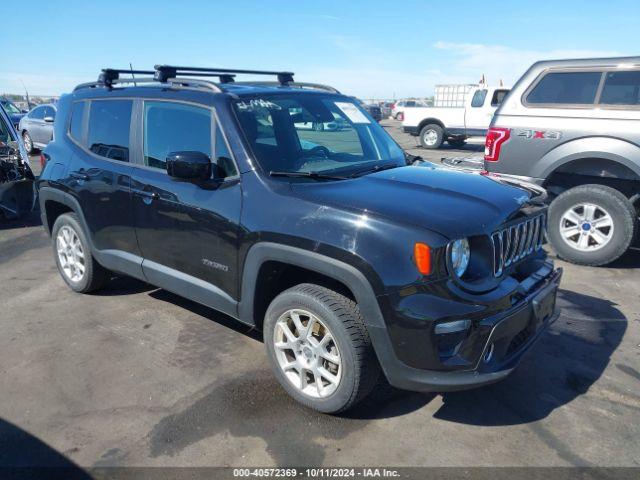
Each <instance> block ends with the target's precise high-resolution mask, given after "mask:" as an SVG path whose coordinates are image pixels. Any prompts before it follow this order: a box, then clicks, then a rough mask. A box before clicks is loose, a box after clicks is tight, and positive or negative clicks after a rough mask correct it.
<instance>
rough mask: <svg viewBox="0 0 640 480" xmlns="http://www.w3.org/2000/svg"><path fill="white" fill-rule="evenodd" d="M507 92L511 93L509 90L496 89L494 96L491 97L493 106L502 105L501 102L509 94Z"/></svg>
mask: <svg viewBox="0 0 640 480" xmlns="http://www.w3.org/2000/svg"><path fill="white" fill-rule="evenodd" d="M507 93H509V90H496V91H495V92H493V97H491V106H492V107H498V106H500V104H501V103H502V101H503V100H504V97H506V96H507Z"/></svg>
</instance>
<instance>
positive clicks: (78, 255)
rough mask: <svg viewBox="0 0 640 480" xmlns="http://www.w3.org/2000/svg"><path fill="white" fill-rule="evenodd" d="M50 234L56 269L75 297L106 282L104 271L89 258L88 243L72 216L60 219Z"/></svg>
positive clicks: (106, 272) (74, 216) (71, 214)
mask: <svg viewBox="0 0 640 480" xmlns="http://www.w3.org/2000/svg"><path fill="white" fill-rule="evenodd" d="M51 233H52V235H51V236H52V239H53V252H54V255H55V259H56V265H57V266H58V271H59V272H60V275H61V276H62V278H63V279H64V281H65V282H67V285H69V287H71V289H72V290H74V291H76V292H78V293H88V292H92V291H94V290H97V289H99V288H100V287H101V286H102V285H103V284H104V282H105V281H106V280H107V278H108V271H107V270H106V269H105V268H104V267H102V266H101V265H99V264H98V263H97V262H96V261H95V259H94V258H93V256H92V255H91V249H90V247H89V242H88V241H87V237H86V236H85V233H84V231H83V230H82V227H81V226H80V222H79V221H78V217H77V216H76V214H75V213H65V214H63V215H60V216H59V217H58V218H57V219H56V221H55V223H54V225H53V230H52V232H51Z"/></svg>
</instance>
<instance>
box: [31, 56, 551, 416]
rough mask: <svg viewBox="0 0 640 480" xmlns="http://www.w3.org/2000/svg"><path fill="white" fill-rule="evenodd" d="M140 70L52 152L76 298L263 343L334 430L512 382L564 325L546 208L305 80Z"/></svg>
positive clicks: (58, 128)
mask: <svg viewBox="0 0 640 480" xmlns="http://www.w3.org/2000/svg"><path fill="white" fill-rule="evenodd" d="M123 72H124V71H120V70H111V69H107V70H104V71H103V73H102V75H101V76H100V79H99V81H98V82H95V83H89V84H84V85H80V86H78V87H77V88H76V89H75V90H74V92H73V93H71V94H69V95H65V96H63V97H62V98H61V100H60V103H59V107H58V116H57V118H56V123H55V134H54V141H53V142H51V143H50V144H49V145H48V146H47V148H46V149H45V152H44V155H45V157H46V158H47V163H46V167H45V168H44V171H43V173H42V176H41V177H40V179H39V183H38V187H39V198H40V204H41V207H42V218H43V223H44V225H45V227H46V229H47V230H48V231H49V232H50V233H51V236H52V239H53V250H54V255H55V259H56V262H57V265H58V268H59V270H60V273H61V275H62V277H63V278H64V280H65V281H66V282H67V283H68V284H69V286H70V287H71V288H72V289H73V290H75V291H77V292H89V291H92V290H95V289H97V288H99V287H100V286H101V285H102V284H103V282H104V281H105V279H107V278H108V276H109V275H110V272H117V273H120V274H126V275H131V276H133V277H136V278H139V279H141V280H144V281H146V282H149V283H150V284H153V285H155V286H158V287H161V288H164V289H167V290H169V291H172V292H175V293H177V294H179V295H182V296H184V297H187V298H189V299H192V300H194V301H196V302H199V303H202V304H204V305H207V306H209V307H212V308H214V309H217V310H219V311H221V312H224V313H225V314H227V315H230V316H232V317H234V318H236V319H238V320H239V321H240V322H243V323H246V324H247V325H251V326H255V328H257V329H260V330H262V331H263V332H264V342H265V344H266V348H267V352H268V357H269V361H270V363H271V366H272V368H273V371H274V373H275V375H276V377H277V378H278V380H279V382H280V383H281V384H282V386H283V387H284V388H285V389H286V390H287V391H288V392H289V393H290V394H291V395H292V396H293V397H294V398H296V399H297V400H298V401H300V402H302V403H303V404H305V405H307V406H309V407H311V408H314V409H317V410H319V411H323V412H338V411H342V410H344V409H346V408H348V407H350V406H352V405H354V404H355V403H356V402H358V401H360V400H361V399H363V398H364V397H365V396H366V395H367V394H368V393H369V392H371V390H372V389H373V388H374V387H375V385H376V383H377V381H378V380H381V379H384V378H385V377H386V379H387V380H388V382H389V383H390V384H391V385H393V386H396V387H399V388H403V389H408V390H420V391H446V390H453V389H462V388H470V387H476V386H480V385H484V384H488V383H491V382H495V381H497V380H500V379H502V378H504V377H506V376H507V375H508V374H509V372H511V371H512V370H513V368H514V367H515V365H516V364H517V363H518V361H519V359H520V358H521V357H522V355H523V353H524V352H525V351H526V350H528V348H529V347H530V346H531V345H532V344H533V343H534V341H535V340H536V339H537V338H538V337H540V335H541V333H542V332H543V331H544V330H545V328H546V327H547V326H548V325H549V324H550V323H551V322H552V321H553V320H555V318H557V312H556V311H555V310H556V309H555V298H556V292H557V288H558V283H559V280H560V276H561V272H560V271H559V270H555V269H554V267H553V264H552V263H551V262H550V261H549V260H547V259H546V255H545V253H544V251H543V249H542V248H541V247H542V243H543V241H544V229H545V223H546V210H545V208H544V206H543V205H542V203H541V200H542V197H543V196H544V193H543V191H541V190H535V189H534V188H533V187H531V186H528V185H519V184H518V185H514V184H506V183H505V181H504V180H502V179H500V178H499V177H492V176H482V175H476V174H468V173H461V172H453V171H448V170H445V169H442V168H436V167H434V166H430V164H427V163H421V162H419V161H416V159H415V158H412V157H409V156H407V155H405V154H404V153H403V151H402V150H401V149H400V147H399V146H398V145H397V144H396V143H395V142H394V141H393V140H392V139H391V138H390V137H389V135H388V134H387V133H386V132H385V131H384V130H383V129H382V128H381V127H380V126H379V125H378V124H377V123H376V122H375V121H373V119H372V118H371V117H370V116H369V115H368V114H367V112H365V111H364V110H363V109H362V107H361V106H360V105H358V103H357V102H356V101H354V100H353V98H351V97H349V96H346V95H342V94H340V93H339V92H338V91H336V90H334V89H332V88H330V87H326V86H322V85H315V84H303V83H295V82H294V81H293V75H292V74H291V73H287V72H248V71H230V70H221V69H197V68H186V67H169V66H157V67H156V68H155V70H153V71H136V72H133V73H135V74H137V78H136V79H135V84H134V83H133V82H134V80H125V79H123V78H120V74H122V73H123ZM240 73H253V74H256V75H258V74H272V75H276V76H277V78H278V81H277V82H252V83H247V82H235V81H234V80H235V79H234V77H235V75H236V74H240ZM140 75H153V77H149V78H146V77H145V78H141V77H140ZM194 77H200V78H194ZM202 77H214V78H215V82H214V81H210V80H206V79H203V78H202Z"/></svg>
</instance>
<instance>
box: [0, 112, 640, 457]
mask: <svg viewBox="0 0 640 480" xmlns="http://www.w3.org/2000/svg"><path fill="white" fill-rule="evenodd" d="M385 124H390V125H391V122H385ZM388 128H389V129H390V131H391V132H392V134H393V135H394V136H396V137H397V138H398V139H399V141H400V143H401V144H402V145H403V146H405V147H407V148H408V147H412V148H409V149H410V151H411V152H412V153H419V154H421V155H422V156H423V157H428V158H430V159H434V160H438V159H439V158H440V157H441V156H457V155H473V154H477V153H478V152H480V151H481V147H480V146H467V147H465V149H463V150H453V149H442V150H438V151H435V152H433V151H430V152H426V151H424V150H422V149H415V148H413V147H415V145H416V143H415V138H414V137H409V136H405V135H402V134H399V133H398V132H399V131H398V128H397V126H396V125H395V124H393V125H391V126H388ZM558 264H559V265H561V266H563V267H564V268H565V274H564V279H563V282H562V290H561V292H560V296H559V306H560V307H561V308H562V315H561V317H560V319H559V320H558V321H557V322H556V324H554V325H553V326H552V327H551V329H550V330H549V331H548V332H547V333H546V334H545V335H544V336H543V338H542V340H541V342H540V343H538V345H537V346H536V347H535V348H534V349H533V351H531V353H530V354H529V355H528V356H527V357H526V358H525V360H524V362H523V363H522V364H521V365H520V367H519V369H518V370H516V372H515V373H514V374H513V375H512V376H511V377H509V378H508V379H507V380H505V381H504V382H502V383H499V384H496V385H493V386H490V387H486V388H483V389H480V390H475V391H468V392H459V393H450V394H445V395H425V394H414V393H405V392H392V393H380V394H378V395H377V396H374V397H373V398H372V399H370V400H368V401H367V402H366V403H365V404H363V405H361V406H359V407H357V408H356V409H354V410H353V411H351V412H349V413H348V414H346V415H343V416H341V417H330V416H326V415H321V414H316V413H314V412H311V411H309V410H306V409H304V408H302V407H300V406H299V405H298V404H296V403H295V402H294V401H293V400H291V399H290V398H289V397H288V396H287V395H286V394H285V393H284V391H283V390H282V389H281V388H280V387H279V385H278V384H277V383H276V381H275V379H274V378H273V376H272V375H271V372H270V371H269V367H268V364H267V359H266V354H265V351H264V346H263V345H262V343H261V342H260V340H259V338H258V337H257V336H256V335H255V334H254V333H252V332H248V331H247V330H246V329H245V328H243V327H241V326H240V325H239V324H237V323H235V322H234V321H233V320H231V319H229V318H227V317H225V316H223V315H221V314H218V313H216V312H214V311H211V310H209V309H206V308H204V307H201V306H199V305H197V304H194V303H191V302H189V301H186V300H183V299H181V298H179V297H177V296H175V295H173V294H171V293H168V292H166V291H163V290H158V289H155V288H153V287H151V286H149V285H146V284H144V283H141V282H138V281H135V280H132V279H127V278H115V279H113V280H112V281H111V282H110V283H109V285H108V286H107V288H105V289H104V290H103V291H101V292H99V293H96V294H93V295H84V296H83V295H78V294H75V293H73V292H72V291H71V290H69V289H68V288H67V287H66V285H65V284H64V282H63V280H62V279H61V278H60V277H59V275H58V273H57V271H56V268H55V264H54V261H53V256H52V250H51V245H50V240H49V239H48V237H47V236H46V235H45V233H44V231H43V229H42V227H41V226H40V224H39V217H38V215H37V214H34V215H32V216H30V217H28V218H25V219H22V220H20V221H14V222H10V223H6V222H5V223H3V224H0V265H1V268H0V286H1V288H0V305H1V313H0V392H2V401H1V402H0V466H2V465H5V466H6V465H43V464H47V465H52V464H56V465H65V464H67V462H73V463H75V464H77V465H80V466H83V467H91V466H113V465H127V466H131V465H135V466H146V465H154V466H228V465H231V466H269V465H297V466H301V465H343V466H344V465H353V466H372V465H377V466H382V465H393V466H423V465H424V466H567V465H579V466H636V467H637V466H640V442H638V439H639V438H640V289H639V287H638V285H640V253H639V252H637V251H635V252H631V253H630V254H628V255H627V256H626V257H624V258H623V259H622V260H621V261H619V262H618V263H617V264H616V265H614V266H612V267H611V268H598V269H594V268H585V267H577V266H573V265H568V264H565V263H564V262H561V261H558Z"/></svg>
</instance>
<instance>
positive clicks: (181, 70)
mask: <svg viewBox="0 0 640 480" xmlns="http://www.w3.org/2000/svg"><path fill="white" fill-rule="evenodd" d="M154 68H155V69H156V72H155V79H156V80H158V81H159V82H166V81H167V79H169V78H175V77H177V76H178V75H183V76H184V75H190V76H198V75H201V76H204V75H203V74H205V73H208V74H212V75H211V76H218V77H220V79H221V82H222V83H228V82H224V81H223V80H222V78H223V77H222V75H224V74H229V75H233V74H243V75H244V74H246V75H275V76H276V77H277V78H278V82H279V83H280V85H288V84H289V83H291V82H293V72H275V71H267V70H238V69H234V68H204V67H203V68H200V67H177V66H173V65H156V66H155V67H154ZM221 74H222V75H221ZM225 80H228V78H225Z"/></svg>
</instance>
